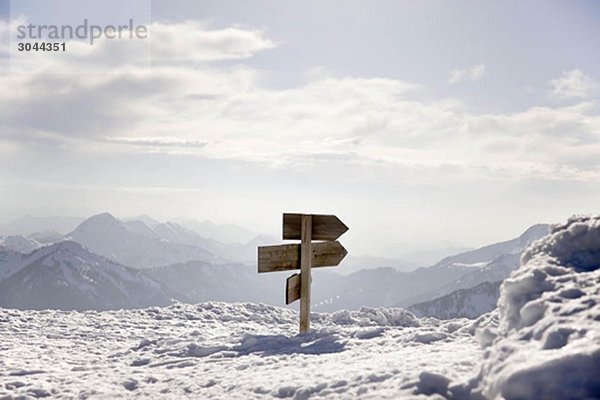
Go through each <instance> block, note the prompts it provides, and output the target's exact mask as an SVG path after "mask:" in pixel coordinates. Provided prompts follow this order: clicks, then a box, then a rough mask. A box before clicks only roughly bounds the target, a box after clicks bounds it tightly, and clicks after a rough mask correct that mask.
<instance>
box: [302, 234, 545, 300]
mask: <svg viewBox="0 0 600 400" xmlns="http://www.w3.org/2000/svg"><path fill="white" fill-rule="evenodd" d="M545 234H547V225H535V226H533V227H531V228H529V229H527V231H525V232H524V233H523V234H522V235H520V236H519V237H518V238H515V239H513V240H509V241H506V242H502V243H498V244H495V245H490V246H486V247H483V248H481V249H477V250H472V251H469V252H466V253H463V254H459V255H456V256H453V257H449V258H446V259H444V260H442V261H440V262H439V263H437V264H435V265H433V266H431V267H427V268H419V269H417V270H415V271H411V272H401V271H398V270H396V269H393V268H378V269H374V270H363V271H358V272H356V273H354V274H351V275H349V276H345V277H340V276H339V275H338V274H333V275H327V274H331V272H329V271H323V272H320V271H319V272H317V273H315V275H316V277H315V279H314V281H313V285H314V287H315V290H314V293H313V299H314V300H315V307H316V309H318V310H319V311H334V310H339V309H344V308H347V309H356V308H358V307H361V306H368V307H377V306H401V307H408V306H410V305H412V304H416V303H422V302H427V301H430V300H433V299H436V298H439V297H442V296H445V295H447V294H449V293H452V292H454V291H456V290H459V289H468V288H471V287H474V286H477V285H479V284H480V283H483V282H494V281H499V280H502V279H504V278H506V277H507V276H508V275H509V274H510V272H511V271H513V270H515V269H516V268H518V266H519V257H520V254H521V252H522V251H523V249H524V248H525V247H526V246H527V244H528V243H531V242H532V241H533V240H535V239H538V238H540V237H541V236H543V235H545ZM502 252H505V253H502ZM488 257H492V258H488ZM467 261H470V262H473V263H471V264H468V263H467ZM340 268H343V266H342V267H340ZM317 274H318V275H317ZM321 276H323V278H321Z"/></svg>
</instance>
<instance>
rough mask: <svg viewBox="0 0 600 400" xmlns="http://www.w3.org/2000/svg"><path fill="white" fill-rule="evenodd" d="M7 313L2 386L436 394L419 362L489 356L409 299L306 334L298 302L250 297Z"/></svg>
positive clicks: (145, 394)
mask: <svg viewBox="0 0 600 400" xmlns="http://www.w3.org/2000/svg"><path fill="white" fill-rule="evenodd" d="M0 321H2V323H1V324H0V336H1V337H2V338H3V341H2V342H1V343H0V348H1V349H2V355H3V357H2V362H0V397H2V396H6V395H8V396H12V397H17V396H31V397H34V396H40V395H47V394H49V395H51V396H52V397H55V398H63V397H69V396H75V397H82V398H85V397H88V396H89V397H91V398H95V397H97V398H122V397H125V398H131V397H142V398H168V399H177V398H196V399H280V398H289V399H307V398H309V397H315V398H317V397H318V398H325V399H340V398H348V399H355V398H365V399H367V398H370V399H405V398H406V399H411V398H426V396H417V395H415V394H414V391H415V386H414V384H415V383H416V382H417V381H419V378H418V376H419V373H420V372H421V371H423V370H424V369H427V370H429V371H433V372H435V373H436V374H443V375H444V376H448V377H449V378H450V379H461V378H462V377H464V376H468V374H469V373H470V372H471V370H472V368H473V367H474V365H476V364H477V363H478V362H479V360H480V357H481V356H480V349H479V348H478V345H477V342H476V341H475V339H474V337H473V336H472V335H471V334H470V333H469V329H468V326H469V324H470V322H469V321H468V320H455V321H448V322H440V321H436V320H417V319H415V318H414V316H413V315H412V314H410V313H408V312H406V311H404V310H402V309H368V308H364V309H362V310H360V311H352V312H349V311H341V312H337V313H333V314H313V321H312V327H313V331H312V332H310V333H308V334H304V335H298V334H297V332H298V313H297V312H295V311H292V310H287V309H283V308H278V307H271V306H266V305H261V304H251V303H235V304H227V303H215V302H212V303H203V304H197V305H184V304H175V305H173V306H170V307H166V308H149V309H146V310H121V311H110V312H85V313H75V312H62V311H44V312H37V311H17V310H2V309H0ZM16 327H18V330H16V329H14V328H16ZM24 336H26V337H27V340H25V341H24V340H23V337H24ZM40 344H43V346H44V347H43V348H42V347H40ZM433 382H434V381H432V382H431V383H433Z"/></svg>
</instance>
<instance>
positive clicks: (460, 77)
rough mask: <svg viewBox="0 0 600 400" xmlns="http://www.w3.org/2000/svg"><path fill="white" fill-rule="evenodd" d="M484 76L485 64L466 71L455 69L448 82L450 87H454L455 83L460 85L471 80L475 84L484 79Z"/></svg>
mask: <svg viewBox="0 0 600 400" xmlns="http://www.w3.org/2000/svg"><path fill="white" fill-rule="evenodd" d="M484 74H485V65H484V64H477V65H473V66H472V67H469V68H466V69H453V70H451V71H450V77H449V78H448V81H447V82H448V84H449V85H453V84H455V83H459V82H462V81H465V80H470V81H472V82H474V81H478V80H479V79H481V78H483V75H484Z"/></svg>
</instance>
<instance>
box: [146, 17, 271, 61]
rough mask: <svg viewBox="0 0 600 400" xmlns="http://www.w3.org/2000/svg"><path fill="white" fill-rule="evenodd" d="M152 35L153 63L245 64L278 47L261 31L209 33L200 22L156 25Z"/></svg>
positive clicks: (241, 30) (231, 30)
mask: <svg viewBox="0 0 600 400" xmlns="http://www.w3.org/2000/svg"><path fill="white" fill-rule="evenodd" d="M151 35H152V52H153V54H152V55H153V59H154V60H155V61H159V62H166V61H169V62H181V61H195V62H203V61H222V60H241V59H245V58H249V57H252V56H253V55H255V54H256V53H258V52H260V51H263V50H268V49H271V48H273V47H275V46H276V44H275V42H273V41H272V40H270V39H267V38H266V37H265V36H264V32H261V31H259V30H251V29H243V28H239V27H228V28H225V29H207V27H206V26H204V25H203V24H201V23H199V22H196V21H187V22H182V23H177V24H166V23H159V22H155V23H153V24H152V28H151Z"/></svg>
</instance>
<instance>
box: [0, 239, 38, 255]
mask: <svg viewBox="0 0 600 400" xmlns="http://www.w3.org/2000/svg"><path fill="white" fill-rule="evenodd" d="M0 246H3V247H5V248H8V249H11V250H13V251H17V252H19V253H23V254H28V253H31V252H32V251H34V250H37V249H39V248H40V247H42V244H41V243H39V242H38V241H37V240H35V239H32V238H30V237H28V236H22V235H10V236H0Z"/></svg>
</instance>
